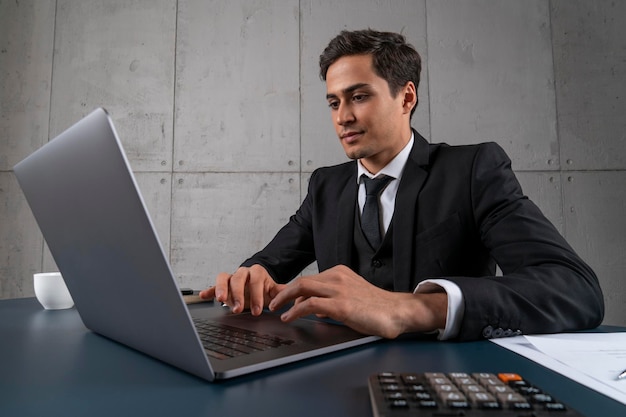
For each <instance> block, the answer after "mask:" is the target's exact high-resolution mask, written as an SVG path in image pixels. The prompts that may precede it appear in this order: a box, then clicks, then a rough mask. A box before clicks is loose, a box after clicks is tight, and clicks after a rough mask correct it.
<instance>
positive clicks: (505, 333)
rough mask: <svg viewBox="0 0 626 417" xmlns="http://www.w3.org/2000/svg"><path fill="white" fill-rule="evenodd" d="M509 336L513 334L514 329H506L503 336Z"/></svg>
mask: <svg viewBox="0 0 626 417" xmlns="http://www.w3.org/2000/svg"><path fill="white" fill-rule="evenodd" d="M509 336H513V330H511V329H506V330H505V331H504V333H503V334H502V337H509Z"/></svg>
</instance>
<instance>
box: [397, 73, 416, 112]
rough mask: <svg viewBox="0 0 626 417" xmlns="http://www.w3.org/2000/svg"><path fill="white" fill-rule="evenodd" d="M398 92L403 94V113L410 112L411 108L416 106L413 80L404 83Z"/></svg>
mask: <svg viewBox="0 0 626 417" xmlns="http://www.w3.org/2000/svg"><path fill="white" fill-rule="evenodd" d="M400 94H402V95H403V98H404V99H403V101H402V107H403V108H404V112H405V113H411V110H413V108H414V107H415V106H417V90H416V89H415V84H414V83H413V81H409V82H407V83H406V85H405V86H404V87H402V89H401V90H400Z"/></svg>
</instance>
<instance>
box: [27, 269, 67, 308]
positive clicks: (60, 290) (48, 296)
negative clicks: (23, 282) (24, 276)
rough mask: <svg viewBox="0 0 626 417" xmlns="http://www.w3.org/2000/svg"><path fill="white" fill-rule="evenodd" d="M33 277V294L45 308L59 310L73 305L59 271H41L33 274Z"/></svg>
mask: <svg viewBox="0 0 626 417" xmlns="http://www.w3.org/2000/svg"><path fill="white" fill-rule="evenodd" d="M33 279H34V284H35V296H36V297H37V300H38V301H39V302H40V303H41V305H42V306H43V308H45V309H46V310H61V309H65V308H72V307H73V306H74V300H72V296H71V295H70V292H69V291H68V290H67V286H66V285H65V281H64V280H63V277H62V276H61V273H60V272H42V273H39V274H35V275H33Z"/></svg>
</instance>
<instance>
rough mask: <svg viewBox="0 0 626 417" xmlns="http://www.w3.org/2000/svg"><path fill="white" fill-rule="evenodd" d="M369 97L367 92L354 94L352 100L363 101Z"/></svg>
mask: <svg viewBox="0 0 626 417" xmlns="http://www.w3.org/2000/svg"><path fill="white" fill-rule="evenodd" d="M366 98H367V95H366V94H356V95H354V96H352V100H353V101H363V100H365V99H366Z"/></svg>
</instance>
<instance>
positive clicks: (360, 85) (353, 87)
mask: <svg viewBox="0 0 626 417" xmlns="http://www.w3.org/2000/svg"><path fill="white" fill-rule="evenodd" d="M363 87H369V84H367V83H357V84H353V85H351V86H349V87H347V88H344V89H343V90H341V92H342V93H343V94H349V93H352V92H354V90H358V89H359V88H363ZM330 98H337V95H336V94H326V100H328V99H330Z"/></svg>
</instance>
